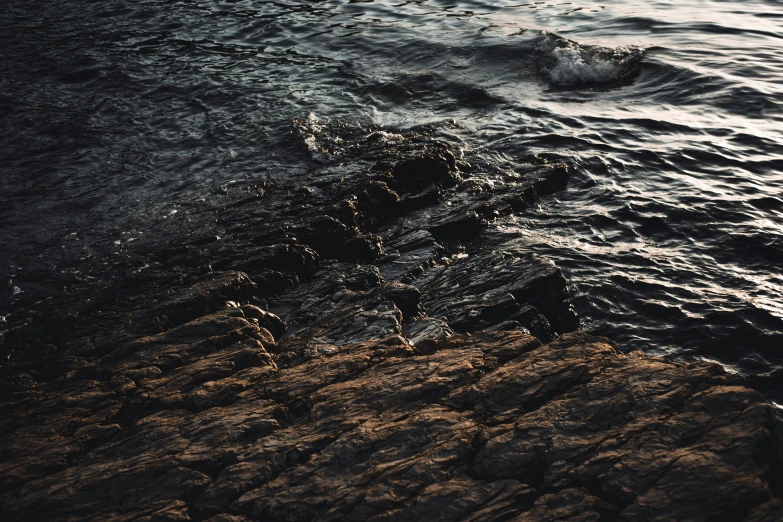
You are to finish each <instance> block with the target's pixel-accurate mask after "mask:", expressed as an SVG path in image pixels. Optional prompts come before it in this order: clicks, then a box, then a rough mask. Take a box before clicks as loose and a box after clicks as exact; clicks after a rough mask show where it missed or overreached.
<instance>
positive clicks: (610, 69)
mask: <svg viewBox="0 0 783 522" xmlns="http://www.w3.org/2000/svg"><path fill="white" fill-rule="evenodd" d="M536 51H537V52H538V53H539V54H540V55H541V60H542V71H543V73H544V74H545V75H546V76H547V78H548V79H549V82H550V83H551V84H552V85H555V86H557V87H574V86H578V85H586V84H591V83H612V82H622V81H624V80H627V79H629V78H632V77H633V76H635V75H637V74H638V73H639V65H640V63H641V61H642V58H644V49H641V48H639V47H630V46H620V47H614V48H612V47H600V46H587V45H580V44H578V43H577V42H574V41H572V40H568V39H567V38H563V37H561V36H557V35H555V34H552V33H549V32H547V31H542V32H541V36H540V38H539V42H538V44H537V45H536Z"/></svg>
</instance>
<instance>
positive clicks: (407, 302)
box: [381, 282, 422, 319]
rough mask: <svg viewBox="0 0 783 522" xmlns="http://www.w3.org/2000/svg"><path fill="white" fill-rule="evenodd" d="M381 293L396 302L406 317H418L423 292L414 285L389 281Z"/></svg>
mask: <svg viewBox="0 0 783 522" xmlns="http://www.w3.org/2000/svg"><path fill="white" fill-rule="evenodd" d="M381 295H383V297H385V298H386V299H388V300H389V301H391V302H392V303H394V304H395V305H396V306H397V308H399V309H400V311H401V312H402V315H403V316H404V317H405V318H406V319H410V318H413V317H416V316H417V315H419V313H421V310H422V309H421V292H419V289H418V288H416V287H415V286H412V285H406V284H403V283H396V282H392V283H388V284H387V285H385V286H384V287H383V289H382V290H381Z"/></svg>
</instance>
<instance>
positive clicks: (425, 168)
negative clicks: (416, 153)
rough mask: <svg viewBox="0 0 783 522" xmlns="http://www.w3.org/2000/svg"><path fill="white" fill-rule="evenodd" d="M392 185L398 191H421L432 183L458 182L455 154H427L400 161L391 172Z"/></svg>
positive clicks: (443, 184) (448, 184) (441, 184)
mask: <svg viewBox="0 0 783 522" xmlns="http://www.w3.org/2000/svg"><path fill="white" fill-rule="evenodd" d="M391 176H392V177H391V180H390V184H391V186H392V187H393V188H394V189H395V190H397V191H398V192H420V191H422V189H425V188H427V187H429V186H431V185H434V184H437V185H440V186H445V187H448V186H453V185H455V184H456V182H457V176H456V164H455V159H454V155H453V154H451V153H449V152H444V153H443V154H441V155H439V156H434V155H425V156H422V157H418V158H412V159H408V160H405V161H401V162H399V163H398V164H397V165H395V166H394V168H393V169H392V172H391Z"/></svg>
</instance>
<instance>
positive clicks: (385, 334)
mask: <svg viewBox="0 0 783 522" xmlns="http://www.w3.org/2000/svg"><path fill="white" fill-rule="evenodd" d="M346 143H350V146H351V151H350V154H349V153H347V152H343V153H342V156H339V157H338V158H337V159H336V160H334V161H331V162H329V163H327V164H326V165H325V166H324V167H322V168H320V169H316V170H314V171H313V173H312V174H308V175H307V176H305V178H303V179H298V180H296V188H295V189H284V188H282V187H275V186H263V187H259V186H256V187H252V190H251V188H250V187H249V188H248V193H247V194H248V195H247V197H246V198H241V199H236V200H235V201H233V202H232V204H231V205H228V206H227V207H226V208H225V209H224V211H223V212H222V213H221V215H220V216H219V217H218V219H219V221H220V223H219V226H220V227H221V237H217V235H216V234H212V233H207V232H205V233H204V234H203V235H200V236H198V237H187V238H183V239H182V240H181V241H179V242H177V243H175V244H172V245H170V246H169V247H168V248H166V249H161V250H158V251H156V252H151V253H149V254H147V255H146V257H145V258H144V259H140V260H139V263H138V264H141V263H143V264H144V266H145V267H149V268H147V269H145V270H143V271H140V270H139V269H138V268H137V267H134V266H117V267H113V268H114V270H113V271H112V272H110V273H109V274H107V281H109V282H110V285H108V286H107V288H105V289H104V290H103V291H102V292H99V293H98V295H97V296H96V297H95V298H94V299H90V300H89V304H83V305H82V306H81V307H79V308H76V307H75V305H73V304H69V305H68V306H64V305H63V304H62V303H59V304H58V303H57V302H55V301H52V302H50V303H49V304H47V306H48V307H49V308H48V309H47V310H45V311H42V310H41V309H38V310H35V311H31V313H30V314H29V315H28V316H27V319H28V320H26V321H25V322H20V323H19V324H18V325H12V328H8V329H7V330H6V331H5V332H4V335H3V336H2V346H1V347H0V348H2V351H3V354H4V355H7V356H8V360H9V361H11V364H7V365H6V366H4V367H2V368H1V370H2V381H0V393H2V399H0V401H1V402H0V411H2V413H3V415H2V420H1V421H0V441H1V442H0V455H2V458H0V471H1V472H2V473H1V474H0V506H1V508H0V509H1V510H2V511H0V514H2V515H3V516H4V519H6V520H19V521H21V520H88V519H94V520H212V521H219V520H221V521H229V520H236V521H241V520H270V521H289V520H290V521H294V520H296V521H298V520H302V521H304V520H377V521H380V520H403V519H421V520H454V521H458V520H461V521H470V520H477V521H478V520H566V519H567V520H705V521H707V520H710V521H717V520H749V521H750V520H752V521H762V520H770V521H771V520H780V519H781V518H783V500H781V498H782V497H783V415H781V412H780V411H779V410H778V409H777V408H775V407H774V406H773V405H771V404H769V403H768V402H766V401H765V399H764V398H763V397H762V396H761V395H760V394H758V393H757V392H755V391H752V390H750V389H748V388H744V387H741V386H737V385H735V384H734V383H733V382H732V380H731V378H730V377H729V376H727V375H726V374H725V372H724V371H723V370H722V368H721V367H720V366H718V365H714V364H706V363H691V364H683V363H674V362H669V361H665V360H661V359H656V358H649V357H646V356H644V355H643V354H642V353H640V352H631V353H625V354H624V353H622V352H621V351H620V350H619V349H618V347H617V346H616V345H614V343H612V342H611V341H609V340H607V339H602V338H596V337H591V336H588V335H586V334H584V333H582V332H579V331H578V329H579V320H578V317H577V316H576V313H575V312H574V310H573V308H572V307H571V306H570V304H569V303H568V290H567V286H566V280H565V278H564V277H563V275H562V273H561V272H560V270H559V269H558V268H557V267H556V266H555V265H554V264H553V263H551V262H550V261H548V260H546V259H542V258H540V257H538V256H536V255H535V254H533V253H530V252H525V251H520V250H519V249H518V248H514V247H513V246H511V245H512V242H510V241H505V240H504V232H503V230H502V229H499V228H497V227H495V226H494V225H493V222H494V220H496V219H497V218H499V217H502V216H504V215H509V214H512V213H521V212H528V211H534V209H535V206H536V205H537V204H538V201H539V199H540V198H541V197H544V196H547V195H551V194H554V193H556V192H557V191H559V190H562V189H563V188H564V187H565V186H566V183H567V180H568V169H569V167H568V165H567V164H564V163H558V162H546V161H543V160H540V159H538V158H531V161H530V163H529V164H527V165H523V166H520V168H519V169H518V170H517V171H515V172H500V173H495V174H494V175H488V174H487V173H486V172H483V171H482V169H481V166H480V165H470V164H468V163H467V162H465V161H463V160H462V159H458V158H456V157H455V156H454V155H453V154H452V153H451V152H450V151H449V150H448V149H447V148H446V147H445V146H444V145H442V144H440V143H438V142H436V141H434V140H417V139H415V138H409V139H405V140H403V141H402V142H400V141H399V140H397V141H393V142H390V141H389V139H388V137H387V136H381V135H377V134H373V135H370V136H368V137H364V138H362V139H360V140H355V141H353V142H348V141H347V140H346V141H345V142H343V145H342V146H343V147H347V145H345V144H346ZM329 152H332V153H333V154H332V156H335V154H334V152H335V151H329ZM474 172H481V175H475V176H474V175H473V173H474ZM85 303H87V301H85Z"/></svg>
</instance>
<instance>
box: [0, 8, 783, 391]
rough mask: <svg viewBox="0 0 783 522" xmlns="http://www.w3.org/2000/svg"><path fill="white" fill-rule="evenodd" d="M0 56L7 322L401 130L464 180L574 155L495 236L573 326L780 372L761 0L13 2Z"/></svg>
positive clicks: (778, 182)
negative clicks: (528, 266)
mask: <svg viewBox="0 0 783 522" xmlns="http://www.w3.org/2000/svg"><path fill="white" fill-rule="evenodd" d="M0 46H2V49H3V59H2V61H0V115H1V116H2V118H1V119H0V121H2V125H3V133H2V142H0V164H2V165H3V169H4V171H3V175H4V193H3V196H2V198H0V251H2V253H3V255H2V256H0V281H4V282H9V283H8V284H7V285H6V286H5V287H2V288H0V292H2V299H0V314H2V315H3V316H8V317H9V318H11V319H13V314H14V313H15V311H16V310H18V309H19V307H21V306H23V305H27V304H30V303H31V302H34V301H36V300H41V299H46V298H47V297H50V296H52V295H68V292H71V291H73V288H74V285H79V284H84V285H88V284H90V281H94V280H100V278H101V277H102V274H103V273H104V270H108V269H110V268H111V267H117V266H127V267H129V269H132V270H138V269H141V268H142V267H144V266H145V265H144V258H143V257H142V256H141V254H142V253H143V252H145V251H147V250H149V249H153V248H157V247H158V246H160V245H165V244H167V242H168V241H170V240H171V239H172V238H176V237H179V236H181V235H182V234H184V233H186V232H188V231H194V230H197V231H199V233H203V234H212V235H214V236H216V237H217V236H222V235H223V234H224V231H223V230H221V229H220V227H219V226H218V225H216V224H215V220H214V216H215V214H216V212H218V211H219V209H220V208H222V206H224V205H226V204H228V202H230V201H232V200H237V199H241V198H243V197H247V194H248V192H249V191H250V192H253V193H263V191H264V190H265V189H264V187H266V186H267V185H268V184H270V183H277V184H287V185H290V186H296V183H297V173H299V172H301V171H302V170H303V169H309V168H312V166H313V165H314V164H316V163H319V162H323V161H331V160H335V159H339V158H340V157H341V155H342V154H346V153H347V152H349V151H347V150H346V149H345V147H346V142H352V143H359V144H363V145H362V146H365V145H368V144H372V143H375V142H378V141H383V142H392V141H393V140H395V139H397V136H398V135H399V132H401V131H404V130H406V129H411V128H419V129H424V130H426V132H428V133H431V134H432V135H434V136H435V137H437V138H438V139H440V140H444V141H447V142H449V143H450V144H451V146H452V147H453V148H454V149H455V150H458V151H460V154H462V155H464V159H466V160H467V161H470V162H472V163H474V164H476V165H479V166H481V169H483V170H479V171H478V172H477V173H476V174H475V175H477V176H480V175H482V172H483V173H484V174H487V175H489V174H491V173H505V174H507V175H512V174H513V171H514V168H515V165H517V164H519V163H520V162H522V161H524V159H525V158H527V157H529V155H531V154H532V155H543V156H549V157H553V158H558V159H564V160H568V161H571V162H572V163H573V165H574V167H575V168H574V175H573V178H572V180H571V184H570V188H569V190H568V191H566V192H565V193H563V194H561V195H559V196H558V197H557V198H556V199H551V200H548V201H544V202H543V203H542V206H541V209H540V211H539V212H537V213H535V214H532V215H525V216H521V217H518V218H514V219H510V220H508V221H505V222H503V223H500V225H502V227H503V228H502V230H503V234H504V237H505V238H506V239H507V240H509V241H514V242H517V243H523V244H526V245H528V246H529V247H530V248H531V249H535V250H537V251H539V252H541V253H543V254H545V255H547V256H549V257H550V258H552V259H553V260H554V261H556V262H557V263H558V264H560V265H561V266H562V267H563V268H564V269H565V272H566V274H567V276H568V277H569V279H570V282H571V286H572V288H573V290H574V293H575V297H574V303H575V305H576V307H577V309H578V311H579V313H580V315H581V316H582V317H583V318H584V326H585V328H587V329H589V330H591V331H593V332H596V333H599V334H606V335H610V336H612V337H613V338H614V339H616V340H617V341H618V342H619V343H620V344H621V346H623V347H624V348H625V349H629V350H630V349H644V350H646V351H648V352H651V353H656V354H669V355H673V356H677V357H685V358H707V359H710V360H717V361H720V362H722V363H723V364H725V365H727V366H730V367H731V368H733V369H735V370H736V371H738V372H740V373H745V374H749V375H757V376H763V375H769V374H771V373H772V372H773V371H775V370H777V369H781V368H783V353H782V352H783V305H782V304H781V295H782V294H783V292H781V290H783V269H781V267H783V195H781V194H782V191H781V187H783V4H780V3H779V2H764V1H737V0H735V1H731V0H729V1H720V2H718V1H709V0H685V1H682V2H668V1H652V2H650V1H641V0H612V1H608V2H596V1H575V2H574V1H567V2H566V1H554V2H548V3H534V2H529V3H524V2H523V3H519V2H511V1H509V0H501V1H500V2H495V1H493V2H490V1H488V0H471V1H465V2H452V1H449V2H446V1H440V0H422V1H416V2H400V1H397V0H395V1H392V0H375V1H372V2H349V1H345V0H327V1H323V2H317V3H314V2H301V1H298V0H279V1H276V2H267V1H263V0H236V1H232V2H215V1H213V0H193V1H189V2H177V3H171V2H165V1H163V0H146V1H144V2H134V3H127V2H121V1H119V0H96V1H93V2H89V3H86V4H85V3H77V2H72V1H68V0H61V1H58V2H43V3H41V2H16V3H12V4H10V5H8V6H6V7H5V9H4V10H3V13H2V14H0ZM347 138H351V139H350V140H349V139H347ZM129 238H138V239H137V240H135V241H132V242H131V241H130V240H129ZM51 274H54V275H55V276H57V278H60V280H61V283H58V284H57V285H52V284H48V283H47V284H42V283H41V282H42V281H44V280H49V279H51V278H50V276H51Z"/></svg>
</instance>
